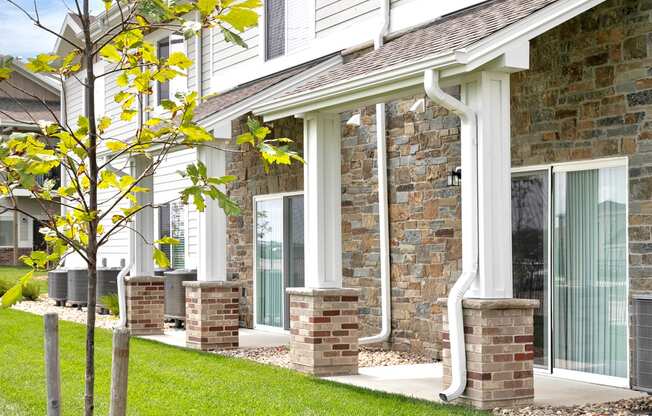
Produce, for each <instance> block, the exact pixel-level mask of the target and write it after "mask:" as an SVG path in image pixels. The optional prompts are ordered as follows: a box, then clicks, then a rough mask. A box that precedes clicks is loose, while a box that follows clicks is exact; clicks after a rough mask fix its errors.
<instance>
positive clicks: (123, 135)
mask: <svg viewBox="0 0 652 416" xmlns="http://www.w3.org/2000/svg"><path fill="white" fill-rule="evenodd" d="M118 75H120V74H119V73H118V72H116V73H113V74H109V75H107V76H106V81H105V82H106V87H105V88H106V95H105V97H104V105H105V106H104V109H105V112H106V115H107V116H109V117H111V121H112V123H111V127H109V129H108V131H107V134H106V135H105V136H106V137H111V138H115V139H127V138H130V137H132V136H133V134H134V133H135V132H136V129H137V127H138V116H134V118H133V119H131V121H123V120H121V119H120V114H121V113H122V108H121V106H120V104H119V103H116V102H115V100H114V97H115V96H116V94H118V93H119V92H120V91H122V88H121V87H119V86H118V85H117V84H116V79H117V78H118ZM136 105H137V104H134V107H133V109H134V110H136V109H137V107H136Z"/></svg>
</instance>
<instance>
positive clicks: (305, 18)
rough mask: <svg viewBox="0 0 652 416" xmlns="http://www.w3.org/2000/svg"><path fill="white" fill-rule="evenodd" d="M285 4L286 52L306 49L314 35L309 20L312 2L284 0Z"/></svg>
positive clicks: (311, 14)
mask: <svg viewBox="0 0 652 416" xmlns="http://www.w3.org/2000/svg"><path fill="white" fill-rule="evenodd" d="M286 4H287V9H286V17H285V19H286V22H285V24H286V26H287V33H286V53H287V54H291V53H294V52H298V51H300V50H303V49H307V48H308V47H309V46H310V41H311V40H312V38H313V37H314V33H313V32H312V31H313V25H312V24H311V22H310V19H312V16H313V13H312V11H311V10H310V9H311V8H312V4H313V3H312V2H306V1H305V0H286Z"/></svg>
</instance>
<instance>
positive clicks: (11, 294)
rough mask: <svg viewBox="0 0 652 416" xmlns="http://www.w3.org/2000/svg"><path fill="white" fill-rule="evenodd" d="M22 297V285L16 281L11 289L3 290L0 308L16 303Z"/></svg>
mask: <svg viewBox="0 0 652 416" xmlns="http://www.w3.org/2000/svg"><path fill="white" fill-rule="evenodd" d="M22 298H23V285H21V284H20V283H18V284H17V285H15V286H14V287H12V288H11V289H9V290H7V292H5V294H4V296H2V299H0V308H2V309H7V308H10V307H12V306H13V305H15V304H16V303H18V301H19V300H21V299H22Z"/></svg>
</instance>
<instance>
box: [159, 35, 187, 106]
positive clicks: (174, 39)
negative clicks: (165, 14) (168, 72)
mask: <svg viewBox="0 0 652 416" xmlns="http://www.w3.org/2000/svg"><path fill="white" fill-rule="evenodd" d="M174 52H183V53H186V45H185V41H184V38H183V36H182V35H177V34H174V35H170V36H169V37H167V38H164V39H161V40H159V41H158V43H157V46H156V56H157V57H158V58H159V59H163V60H164V59H168V58H169V57H170V54H172V53H174ZM187 86H188V85H187V78H186V77H182V76H178V77H176V78H174V79H172V80H171V81H166V82H159V83H158V84H157V87H156V104H159V105H160V104H161V101H163V100H172V99H174V96H175V94H176V93H178V92H185V91H186V90H187Z"/></svg>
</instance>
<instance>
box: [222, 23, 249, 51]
mask: <svg viewBox="0 0 652 416" xmlns="http://www.w3.org/2000/svg"><path fill="white" fill-rule="evenodd" d="M222 35H223V36H224V40H225V41H226V42H229V43H233V44H234V45H238V46H240V47H241V48H245V49H247V48H248V47H249V45H247V43H246V42H245V41H244V39H242V37H241V36H240V35H238V34H237V33H235V32H233V31H231V30H229V29H227V28H225V27H223V28H222Z"/></svg>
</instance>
